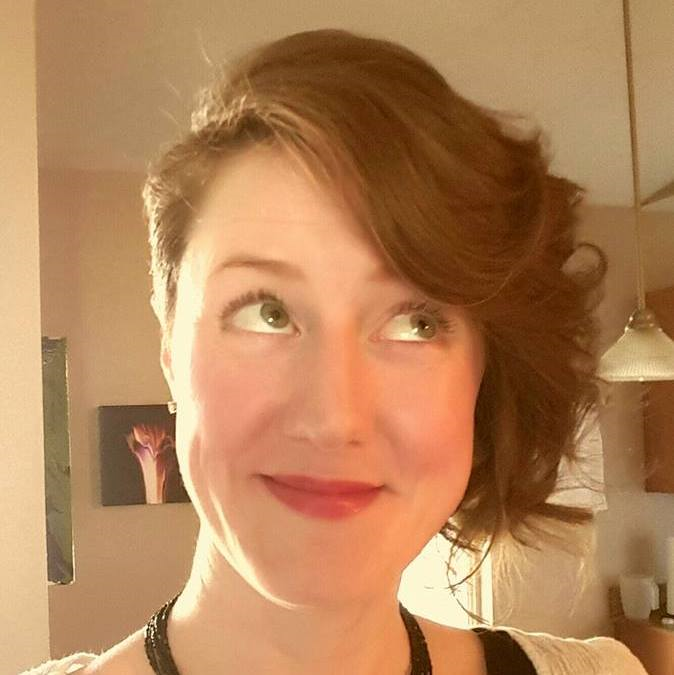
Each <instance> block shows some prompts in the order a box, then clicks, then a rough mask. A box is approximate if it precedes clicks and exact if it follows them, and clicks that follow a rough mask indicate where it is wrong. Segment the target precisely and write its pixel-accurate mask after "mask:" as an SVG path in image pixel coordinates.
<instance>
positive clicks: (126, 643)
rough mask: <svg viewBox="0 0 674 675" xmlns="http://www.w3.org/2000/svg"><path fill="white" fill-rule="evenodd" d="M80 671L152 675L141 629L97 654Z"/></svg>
mask: <svg viewBox="0 0 674 675" xmlns="http://www.w3.org/2000/svg"><path fill="white" fill-rule="evenodd" d="M81 672H82V675H154V674H153V671H152V668H151V667H150V664H149V663H148V662H147V659H146V657H145V646H144V632H143V629H142V628H141V629H139V630H137V631H136V632H135V633H132V634H131V635H129V637H127V638H125V639H124V640H122V642H119V643H117V644H116V645H114V646H113V647H110V649H108V650H107V651H105V652H103V653H102V654H100V655H99V656H97V657H96V658H95V659H94V660H93V661H92V662H91V663H90V664H88V665H87V667H86V668H85V669H84V670H83V671H81ZM78 675H79V673H78Z"/></svg>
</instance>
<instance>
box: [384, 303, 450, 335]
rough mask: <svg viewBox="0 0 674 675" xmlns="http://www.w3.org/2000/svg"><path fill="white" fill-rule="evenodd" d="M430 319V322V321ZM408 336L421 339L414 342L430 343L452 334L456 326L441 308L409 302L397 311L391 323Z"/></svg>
mask: <svg viewBox="0 0 674 675" xmlns="http://www.w3.org/2000/svg"><path fill="white" fill-rule="evenodd" d="M429 318H430V322H429V321H428V319H429ZM391 323H392V324H394V325H395V326H396V328H399V329H400V330H402V331H405V333H406V334H407V335H410V336H413V337H421V338H422V339H421V340H412V342H430V341H432V340H433V339H434V338H435V339H440V336H443V335H447V334H449V333H451V332H452V330H453V328H454V325H453V323H452V322H451V321H450V320H449V319H447V318H446V317H445V316H444V314H443V312H442V310H441V309H440V308H439V307H435V306H433V305H431V304H429V303H428V302H425V301H423V302H413V301H411V300H407V301H405V302H402V303H401V304H400V305H398V306H397V307H396V309H395V316H394V320H393V321H392V322H391Z"/></svg>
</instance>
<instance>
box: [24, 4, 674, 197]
mask: <svg viewBox="0 0 674 675" xmlns="http://www.w3.org/2000/svg"><path fill="white" fill-rule="evenodd" d="M632 5H633V7H632V31H633V51H634V68H635V93H636V103H637V120H638V133H639V143H640V148H639V153H640V162H641V171H642V193H643V195H644V196H647V195H649V194H651V193H652V192H654V191H655V190H656V189H658V188H660V187H661V186H662V185H664V184H665V183H667V182H669V181H671V180H672V179H673V178H674V133H672V132H673V131H674V77H672V76H671V71H672V64H673V63H674V39H673V38H674V2H672V0H649V1H648V2H641V3H639V2H635V1H634V0H633V2H632ZM319 27H341V28H347V29H351V30H354V31H356V32H361V33H365V34H369V35H374V36H377V37H385V38H388V39H392V40H395V41H399V42H401V43H403V44H405V45H406V46H408V47H410V48H411V49H413V50H415V51H417V52H418V53H419V54H421V55H422V56H424V57H426V58H428V59H429V60H430V61H431V62H432V63H433V64H434V65H436V66H437V67H438V68H439V69H440V71H441V72H443V74H444V75H445V76H446V77H447V79H448V81H449V83H450V84H451V85H452V86H453V87H454V88H455V89H457V90H458V91H459V92H460V93H462V94H464V95H465V96H467V97H468V98H472V99H473V100H475V101H477V102H478V103H481V104H483V105H486V106H488V107H492V108H500V109H506V110H510V111H517V112H521V113H524V114H525V115H527V116H528V118H529V119H531V121H532V123H534V124H538V125H540V126H541V127H542V128H543V129H544V130H545V131H546V132H547V134H548V138H549V146H550V152H551V156H552V169H553V170H554V171H555V172H558V173H562V174H564V175H567V176H569V177H571V178H573V179H574V180H576V181H577V182H579V183H580V184H581V185H583V186H585V187H586V189H587V190H588V198H587V201H588V202H589V203H591V204H610V205H625V206H626V205H629V204H631V202H632V199H633V197H632V177H631V176H632V175H631V159H630V140H629V117H628V104H627V87H626V75H625V61H624V38H623V24H622V2H621V0H565V2H559V1H558V0H510V1H504V0H418V1H417V2H409V1H404V0H359V1H356V0H353V1H351V0H341V1H337V0H282V1H272V0H222V1H220V2H216V1H215V0H189V1H187V0H37V64H38V66H37V69H38V72H37V82H38V91H37V103H38V148H39V161H40V166H41V167H48V168H57V167H58V168H66V167H67V168H79V169H88V170H107V169H112V170H131V171H143V170H144V169H145V166H146V164H147V162H148V161H149V159H151V158H152V157H153V156H155V155H156V152H157V150H158V148H159V147H160V145H161V144H163V143H166V142H168V141H171V140H173V139H175V138H176V137H177V136H178V134H179V132H180V130H181V129H183V128H185V126H186V125H187V122H188V119H189V109H190V106H191V104H192V102H193V95H194V93H195V92H196V90H197V89H198V87H199V86H201V85H203V84H205V83H206V82H207V81H208V79H209V76H210V72H211V66H210V65H209V62H211V63H214V64H217V63H218V62H220V61H221V60H223V59H227V58H231V57H232V56H234V55H237V54H239V53H240V52H241V51H243V50H245V49H246V48H248V47H249V46H252V45H253V44H259V43H260V42H263V41H266V40H268V39H273V38H276V37H280V36H282V35H285V34H288V33H292V32H296V31H299V30H306V29H311V28H319ZM647 208H649V209H651V208H653V209H663V208H664V209H668V210H669V209H671V210H674V199H668V200H665V201H662V202H660V203H659V204H655V205H653V206H649V207H647Z"/></svg>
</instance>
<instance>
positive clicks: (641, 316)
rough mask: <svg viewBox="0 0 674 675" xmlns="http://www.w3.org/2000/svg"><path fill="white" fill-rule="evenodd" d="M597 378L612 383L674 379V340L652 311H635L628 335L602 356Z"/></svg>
mask: <svg viewBox="0 0 674 675" xmlns="http://www.w3.org/2000/svg"><path fill="white" fill-rule="evenodd" d="M597 375H599V377H601V378H603V379H605V380H608V381H609V382H652V381H658V380H674V341H672V339H671V338H669V337H668V336H667V335H666V333H665V332H664V331H663V330H662V328H660V325H659V324H658V320H657V318H656V316H655V314H654V313H653V312H652V311H651V310H650V309H648V308H643V309H637V310H635V311H634V313H633V314H632V316H630V318H629V321H628V322H627V326H626V327H625V332H624V333H623V334H622V336H621V337H620V338H619V339H618V341H617V342H616V343H615V344H614V345H613V346H612V347H610V348H609V349H608V350H607V351H606V352H605V353H604V355H603V356H602V357H601V359H600V361H599V368H598V370H597Z"/></svg>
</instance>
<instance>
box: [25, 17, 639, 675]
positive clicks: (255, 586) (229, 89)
mask: <svg viewBox="0 0 674 675" xmlns="http://www.w3.org/2000/svg"><path fill="white" fill-rule="evenodd" d="M144 198H145V206H146V215H147V219H148V223H149V229H150V243H151V247H152V275H153V289H154V290H153V298H152V306H153V309H154V311H155V313H156V315H157V317H158V319H159V322H160V324H161V329H162V352H161V364H162V368H163V371H164V374H165V377H166V380H167V382H168V384H169V387H170V389H171V392H172V395H173V398H174V400H175V403H176V407H177V420H176V422H177V426H176V436H177V438H176V448H177V454H178V461H179V465H180V470H181V475H182V477H183V481H184V483H185V487H186V489H187V491H188V493H189V495H190V498H191V500H192V503H193V504H194V507H195V509H196V511H197V513H198V516H199V519H200V531H199V536H198V541H197V545H196V551H195V555H194V563H193V567H192V570H191V574H190V576H189V578H188V581H187V583H186V585H185V587H184V589H183V590H182V592H181V593H180V594H179V595H178V596H177V597H176V598H174V599H173V600H171V601H170V602H169V603H167V604H166V605H165V606H164V607H163V608H162V609H161V610H160V611H159V612H157V614H155V616H154V617H152V619H151V620H150V622H148V625H147V626H146V627H143V628H141V629H139V630H138V631H137V632H136V633H134V634H132V635H130V636H129V637H128V638H127V639H126V640H124V641H123V642H121V643H120V644H118V645H115V646H114V647H113V648H111V649H110V650H108V651H107V652H105V653H104V654H102V655H87V654H81V655H74V656H73V657H72V658H70V659H64V660H61V661H59V662H52V663H51V664H45V665H43V666H42V667H41V669H39V670H38V671H37V672H40V673H62V672H66V669H67V668H68V667H70V668H72V670H70V671H67V672H76V669H77V664H81V665H82V670H81V672H82V673H84V674H85V675H88V674H90V673H91V674H93V673H105V674H108V673H109V674H116V673H139V674H147V675H151V674H152V673H153V672H154V673H180V674H181V675H201V674H203V673H222V674H223V675H226V674H227V673H275V674H279V675H284V674H289V673H293V674H295V675H297V674H300V675H301V674H304V673H312V674H316V673H321V674H326V675H331V674H337V673H348V674H362V675H374V674H381V673H385V674H389V673H390V674H401V675H402V674H403V673H412V674H413V675H419V674H421V673H431V672H432V673H435V674H436V675H438V674H440V675H442V674H449V673H452V674H459V673H461V674H465V675H468V674H470V675H473V674H482V673H496V672H499V673H505V672H513V673H519V674H521V675H526V673H553V672H554V673H563V672H574V673H579V672H596V673H600V672H602V673H644V672H645V671H644V670H643V669H642V668H641V666H640V665H639V662H638V661H637V659H636V658H635V657H634V656H633V655H632V654H631V653H630V652H629V650H628V649H627V648H626V647H624V646H623V645H621V644H620V643H618V642H615V641H614V640H611V639H609V638H596V639H594V640H589V641H580V640H561V639H559V638H553V637H552V636H548V635H543V634H526V633H523V632H522V631H517V630H516V629H504V630H502V631H496V630H484V629H483V630H481V631H479V630H473V631H468V630H459V629H455V628H447V627H444V626H440V625H438V624H435V623H433V622H431V621H428V620H425V619H421V618H416V617H413V616H412V615H411V614H410V613H409V612H407V610H405V608H404V607H401V606H399V605H398V601H397V597H396V596H397V589H398V584H399V581H400V575H401V572H402V570H403V569H404V568H405V567H406V566H407V565H408V563H409V562H410V561H411V560H412V559H413V558H414V557H415V556H416V555H417V554H418V553H419V551H420V550H421V549H422V548H423V546H424V545H425V544H426V543H427V541H428V540H429V539H430V538H431V537H432V536H433V535H434V534H435V533H437V532H442V533H443V534H444V535H445V536H446V537H447V538H448V539H449V540H450V541H451V542H452V544H453V547H454V549H455V550H459V549H462V548H464V549H471V550H479V547H481V546H483V544H485V542H494V541H500V540H503V539H505V538H506V537H515V538H517V539H519V540H520V541H524V542H533V541H535V539H536V537H543V536H550V533H551V532H552V529H551V527H550V525H551V524H554V523H555V522H564V523H571V524H574V523H581V522H584V521H586V520H588V518H589V517H590V516H589V514H588V513H586V512H585V511H583V510H581V509H577V508H571V507H565V506H560V505H553V504H550V503H547V501H546V500H547V498H548V496H549V495H550V494H551V492H552V490H553V488H554V485H555V480H556V472H557V467H558V465H559V462H560V459H561V457H562V456H567V457H569V458H572V457H573V455H574V446H573V439H574V435H575V431H576V430H577V428H578V426H579V424H580V423H581V422H582V420H583V418H584V416H585V415H586V413H587V412H588V411H590V410H591V409H592V407H593V406H594V404H595V400H596V396H597V386H596V381H595V379H594V375H593V372H594V367H595V365H596V363H595V352H594V346H595V337H596V326H595V324H594V319H593V317H592V314H591V310H592V304H593V301H594V300H593V299H594V298H595V290H596V289H597V288H598V286H599V284H600V282H601V279H602V277H603V274H604V269H605V261H604V258H603V255H602V254H601V252H600V251H598V250H596V249H594V251H595V253H596V260H597V262H596V264H595V265H593V266H591V267H589V268H588V267H587V266H586V267H585V268H583V269H576V270H575V271H574V270H573V269H572V268H570V267H569V265H568V264H567V262H568V261H569V259H570V257H571V255H572V254H573V253H574V251H575V250H577V248H579V247H577V246H575V244H574V229H573V228H574V218H573V213H572V208H573V206H574V204H575V203H576V202H577V201H578V188H577V187H576V186H575V185H573V184H572V183H570V182H568V181H566V180H563V179H560V178H555V177H552V176H550V175H549V174H548V172H547V163H546V159H545V158H544V156H543V154H542V151H541V147H540V143H539V138H538V136H537V135H532V136H531V137H525V136H524V135H523V134H522V133H521V132H520V133H516V132H515V130H514V128H511V129H509V130H507V129H506V128H505V124H504V122H503V121H502V120H499V119H497V117H496V116H495V115H493V114H488V113H487V112H486V111H484V110H482V109H480V108H479V107H477V106H476V105H474V104H472V103H470V102H468V101H466V100H465V99H463V98H461V97H460V96H458V95H457V94H456V93H455V92H454V91H453V90H452V89H451V88H450V87H448V85H447V83H446V82H445V81H444V79H443V78H442V77H441V76H440V75H439V74H438V72H437V71H436V70H434V69H433V68H432V67H431V66H430V65H429V64H427V63H426V62H425V61H423V60H422V59H420V58H419V57H418V56H416V55H415V54H413V53H411V52H409V51H408V50H406V49H405V48H403V47H401V46H399V45H396V44H393V43H390V42H386V41H382V40H375V39H368V38H365V37H361V36H357V35H354V34H352V33H349V32H345V31H337V30H322V31H311V32H305V33H299V34H295V35H291V36H289V37H287V38H284V39H281V40H278V41H276V42H273V43H270V44H267V45H264V46H263V47H261V48H259V49H257V50H255V51H254V52H251V53H250V54H247V55H246V56H244V57H243V58H242V59H240V60H239V61H238V62H237V63H235V64H234V65H233V66H232V67H231V68H230V70H229V71H228V72H227V73H226V74H224V75H222V76H221V77H220V78H219V79H218V80H217V81H216V82H215V83H214V84H213V85H212V86H211V87H210V88H209V89H208V90H207V91H206V92H205V94H204V96H203V98H202V100H201V102H200V104H199V107H198V108H197V110H196V112H195V113H194V115H193V119H192V129H191V131H190V132H189V133H188V134H187V135H186V136H185V137H184V139H183V140H182V141H181V142H179V143H178V144H176V145H175V146H174V147H173V148H171V149H170V150H169V151H168V152H166V153H165V155H164V156H163V157H162V158H161V160H160V161H159V162H158V163H157V165H156V166H155V168H154V170H153V171H152V173H151V174H150V176H149V178H148V180H147V183H146V186H145V190H144ZM580 664H582V665H580ZM591 668H592V670H590V669H591Z"/></svg>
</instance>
